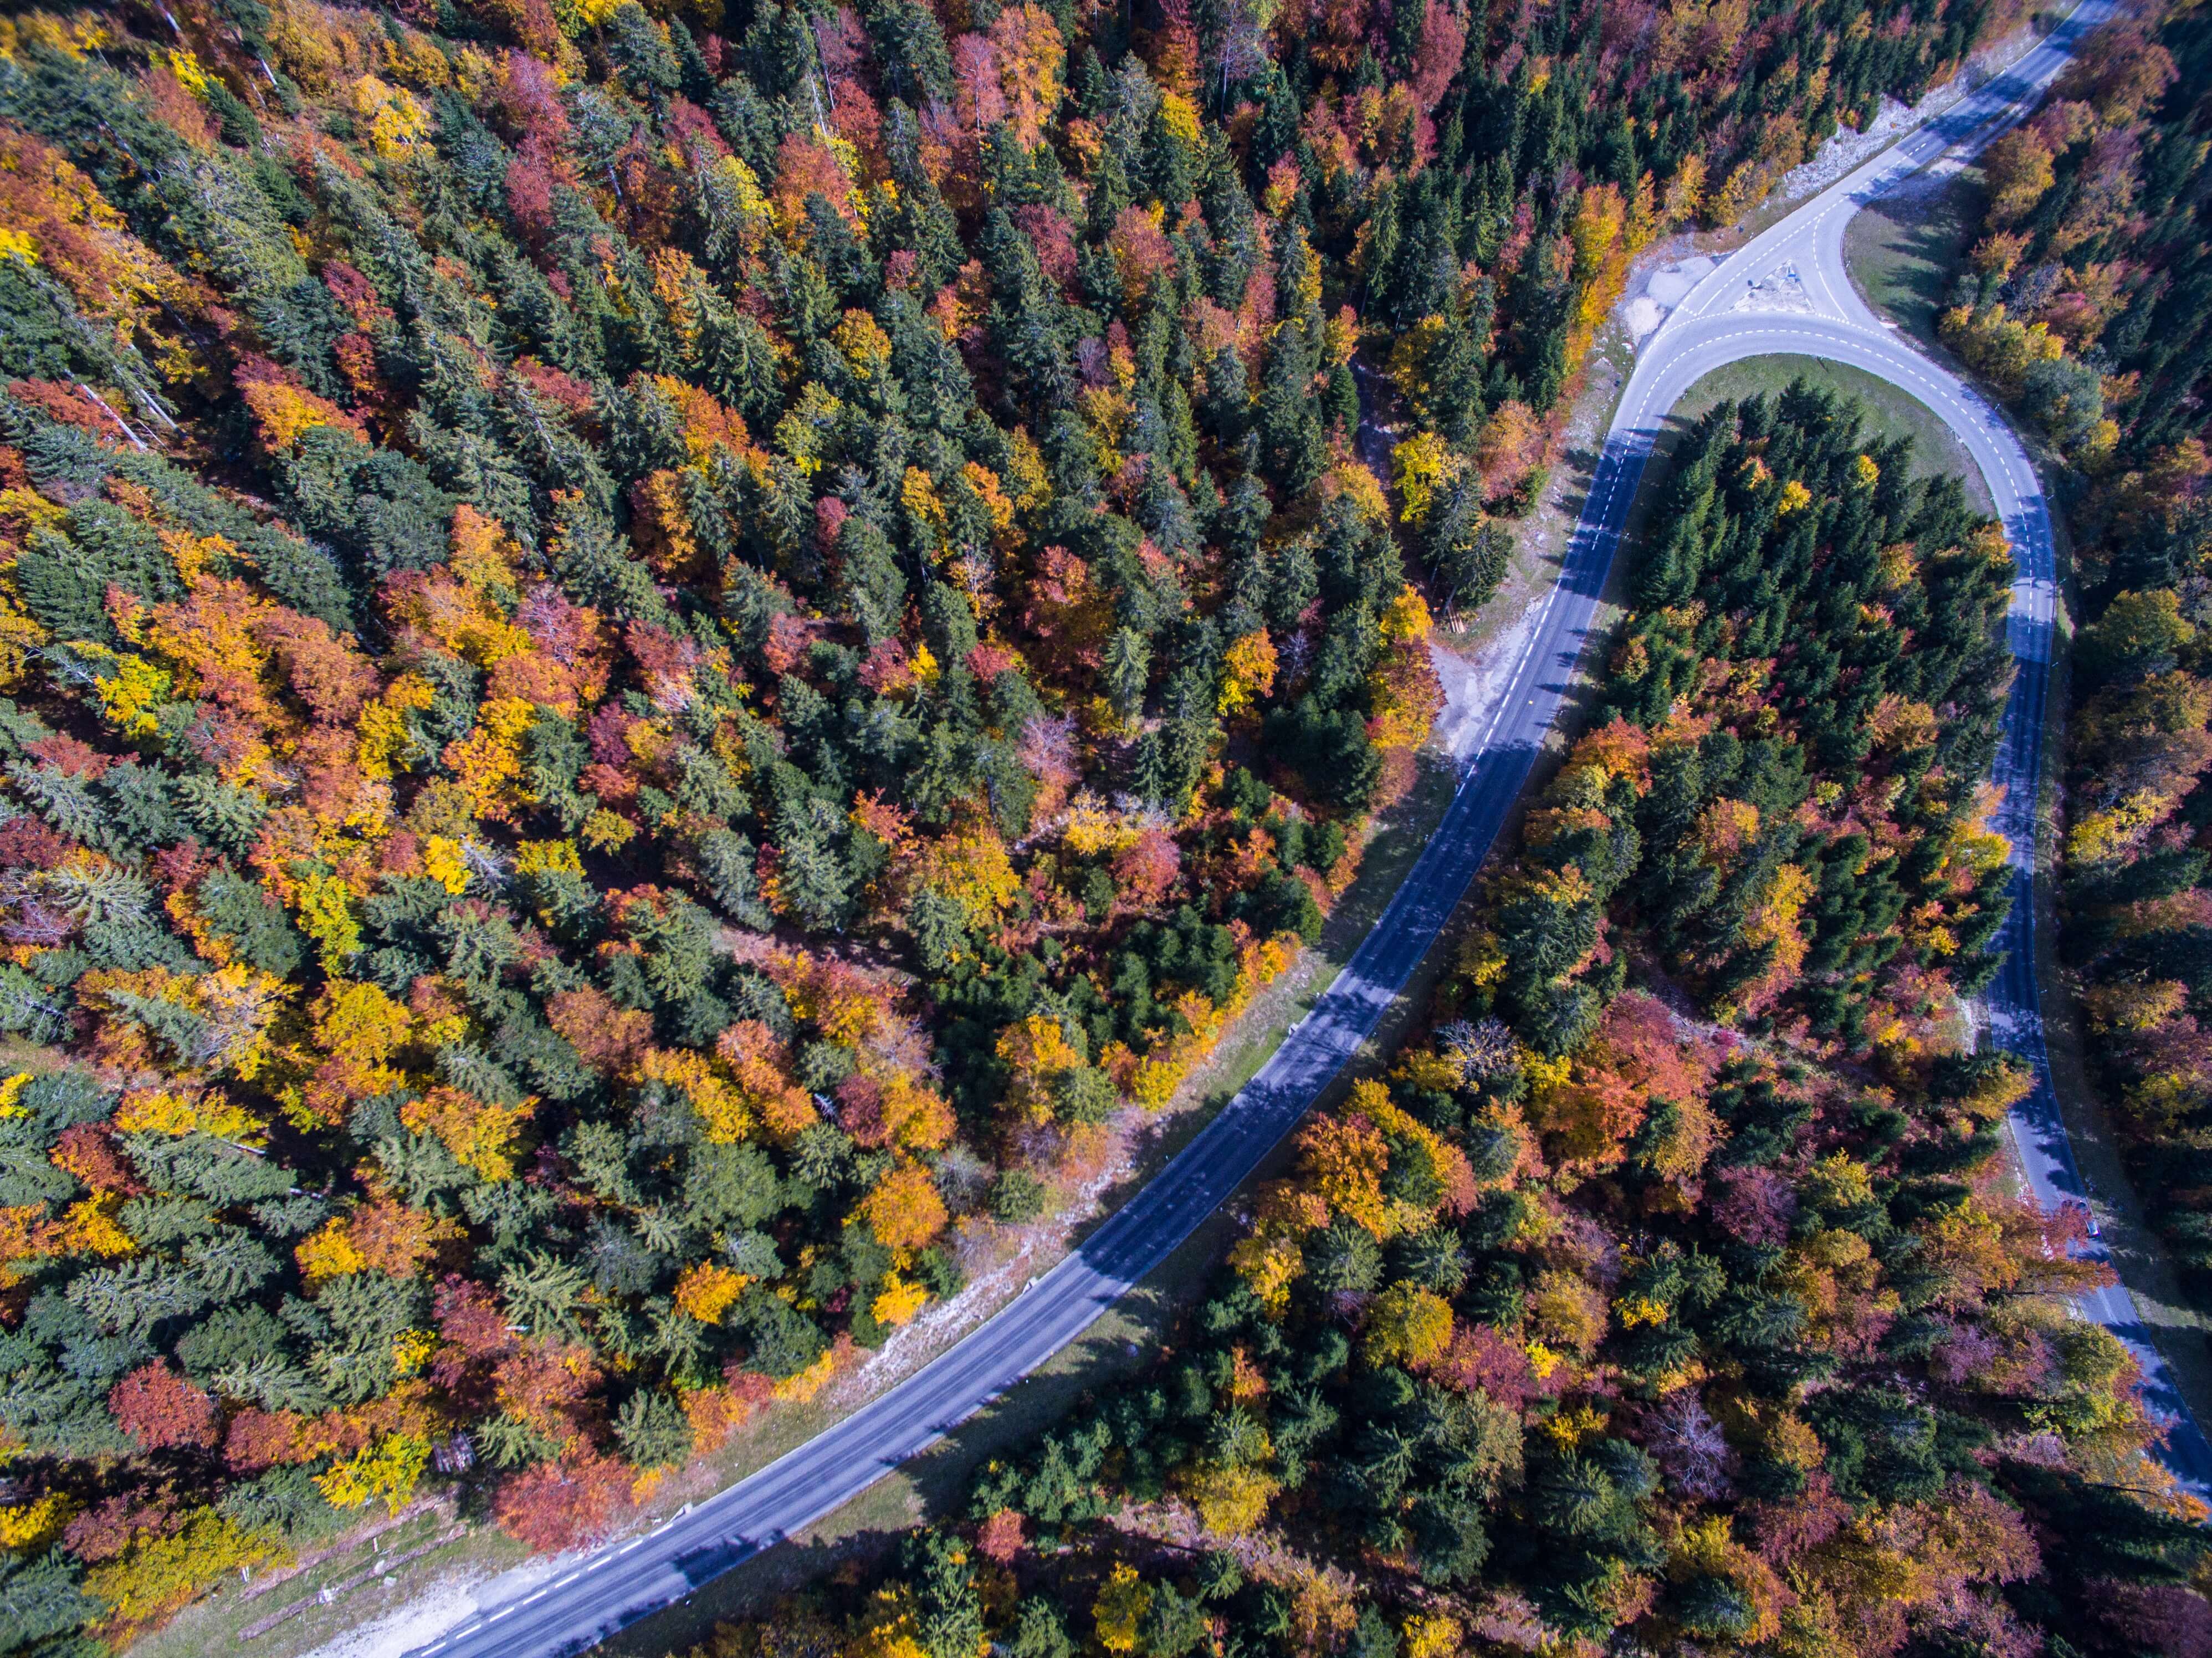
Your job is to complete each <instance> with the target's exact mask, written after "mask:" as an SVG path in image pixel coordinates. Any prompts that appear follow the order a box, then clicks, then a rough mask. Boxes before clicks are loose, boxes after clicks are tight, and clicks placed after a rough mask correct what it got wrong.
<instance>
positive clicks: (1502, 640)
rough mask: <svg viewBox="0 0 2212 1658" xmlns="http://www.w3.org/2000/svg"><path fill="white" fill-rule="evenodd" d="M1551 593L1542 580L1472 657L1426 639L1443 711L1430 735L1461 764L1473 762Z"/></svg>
mask: <svg viewBox="0 0 2212 1658" xmlns="http://www.w3.org/2000/svg"><path fill="white" fill-rule="evenodd" d="M1550 597H1551V587H1550V585H1549V584H1548V583H1547V585H1546V586H1545V587H1544V588H1543V590H1542V591H1541V592H1536V593H1534V594H1531V595H1530V596H1529V598H1528V604H1526V605H1524V606H1523V607H1522V611H1521V614H1520V615H1519V616H1516V618H1515V619H1514V621H1513V623H1512V625H1511V626H1510V627H1507V628H1504V629H1500V630H1499V631H1498V636H1497V637H1496V638H1495V639H1492V640H1491V641H1489V642H1487V643H1486V644H1485V645H1484V646H1483V647H1482V648H1481V649H1480V650H1479V651H1477V652H1476V653H1474V655H1473V656H1472V657H1465V656H1460V655H1458V654H1456V653H1454V652H1451V651H1448V650H1446V649H1445V648H1444V647H1443V646H1441V645H1439V644H1437V642H1436V641H1434V640H1431V641H1429V660H1430V661H1431V662H1432V663H1433V664H1434V665H1436V670H1437V678H1438V679H1439V680H1441V681H1442V682H1443V688H1444V711H1443V713H1442V714H1438V715H1437V723H1436V725H1435V726H1434V728H1433V729H1432V730H1431V732H1430V733H1429V740H1430V741H1431V742H1432V743H1434V744H1436V745H1437V747H1438V748H1440V749H1442V750H1443V751H1444V752H1445V753H1446V754H1448V755H1449V756H1451V758H1452V762H1453V763H1454V764H1455V765H1456V766H1458V767H1460V768H1462V769H1465V768H1466V767H1467V766H1468V764H1470V763H1471V762H1473V761H1474V756H1475V750H1476V749H1477V748H1479V747H1480V745H1481V743H1482V739H1483V738H1484V737H1485V736H1486V734H1487V733H1488V732H1489V731H1490V727H1491V722H1492V718H1493V716H1495V714H1497V712H1498V702H1499V701H1500V700H1501V699H1502V698H1503V697H1504V695H1505V692H1506V688H1507V686H1508V684H1509V683H1510V682H1511V680H1512V677H1513V670H1514V667H1515V665H1516V664H1518V663H1519V662H1520V660H1521V653H1522V651H1523V650H1524V649H1526V648H1527V647H1528V639H1529V635H1532V634H1533V633H1534V631H1535V629H1536V618H1537V616H1539V615H1540V614H1541V612H1542V610H1543V608H1544V601H1545V600H1546V599H1547V598H1550Z"/></svg>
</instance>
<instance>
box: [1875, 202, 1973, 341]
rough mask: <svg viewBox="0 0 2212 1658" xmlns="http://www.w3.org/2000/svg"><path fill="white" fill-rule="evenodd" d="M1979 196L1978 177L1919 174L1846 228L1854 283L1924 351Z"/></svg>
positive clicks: (1933, 333) (1963, 255)
mask: <svg viewBox="0 0 2212 1658" xmlns="http://www.w3.org/2000/svg"><path fill="white" fill-rule="evenodd" d="M1981 197H1982V187H1981V174H1980V173H1979V172H1978V171H1967V172H1961V173H1949V174H1947V175H1942V176H1937V175H1934V174H1923V175H1922V176H1921V177H1919V178H1917V179H1912V180H1911V181H1910V182H1908V183H1907V184H1906V185H1904V187H1903V188H1901V189H1899V190H1898V191H1894V192H1893V193H1892V194H1890V195H1887V196H1884V197H1881V198H1880V199H1879V200H1877V201H1873V202H1869V203H1867V204H1866V205H1865V206H1864V207H1863V208H1861V209H1860V210H1858V211H1857V213H1855V214H1853V215H1852V216H1851V222H1850V224H1849V225H1847V226H1846V227H1845V228H1844V269H1845V270H1847V271H1849V272H1850V278H1851V281H1852V282H1853V284H1854V285H1855V286H1856V287H1857V288H1858V290H1859V293H1860V295H1862V296H1863V298H1864V299H1865V301H1866V302H1867V303H1868V304H1869V305H1870V306H1872V307H1874V308H1875V310H1876V311H1878V312H1880V313H1881V314H1883V315H1884V316H1887V317H1888V318H1890V319H1893V321H1895V322H1896V323H1897V325H1899V327H1900V328H1902V329H1904V330H1905V332H1907V333H1909V334H1911V336H1912V337H1914V338H1915V339H1917V340H1918V341H1919V342H1920V343H1922V344H1923V345H1933V344H1934V343H1936V318H1937V317H1938V316H1940V315H1941V314H1942V311H1943V307H1944V304H1945V301H1946V298H1947V296H1948V295H1949V293H1950V291H1951V282H1952V280H1953V278H1954V276H1955V275H1956V274H1957V272H1958V270H1959V266H1960V263H1961V262H1962V261H1963V260H1964V259H1965V258H1966V243H1967V239H1968V238H1969V237H1970V236H1971V235H1972V231H1973V227H1974V226H1975V225H1977V224H1978V223H1979V222H1981V208H1982V199H1981Z"/></svg>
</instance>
